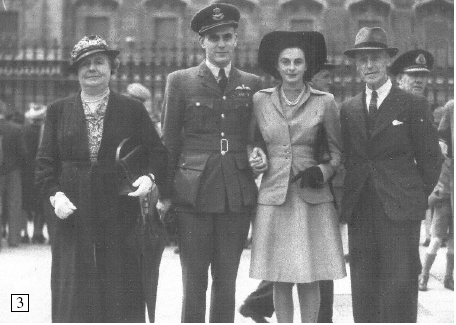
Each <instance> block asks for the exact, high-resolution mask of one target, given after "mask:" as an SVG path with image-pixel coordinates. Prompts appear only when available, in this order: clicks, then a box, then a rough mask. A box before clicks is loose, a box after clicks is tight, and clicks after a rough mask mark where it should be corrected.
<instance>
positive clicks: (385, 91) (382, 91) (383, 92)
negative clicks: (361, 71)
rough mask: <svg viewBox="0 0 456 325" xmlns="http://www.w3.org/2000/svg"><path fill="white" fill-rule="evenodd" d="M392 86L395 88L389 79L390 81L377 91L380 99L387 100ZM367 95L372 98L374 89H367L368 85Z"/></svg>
mask: <svg viewBox="0 0 456 325" xmlns="http://www.w3.org/2000/svg"><path fill="white" fill-rule="evenodd" d="M392 86H393V84H392V83H391V80H390V78H388V80H387V81H386V82H385V83H384V84H383V85H382V86H381V87H380V88H378V89H376V92H377V95H378V97H379V98H385V97H386V95H388V93H389V91H390V90H391V87H392ZM366 94H367V95H368V96H372V89H370V88H369V87H367V84H366Z"/></svg>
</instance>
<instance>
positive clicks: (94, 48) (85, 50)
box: [68, 35, 120, 73]
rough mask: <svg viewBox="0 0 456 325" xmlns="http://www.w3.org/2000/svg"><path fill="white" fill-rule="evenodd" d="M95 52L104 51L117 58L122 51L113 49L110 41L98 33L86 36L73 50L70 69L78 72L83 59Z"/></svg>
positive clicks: (72, 71) (71, 71)
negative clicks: (109, 43) (110, 46)
mask: <svg viewBox="0 0 456 325" xmlns="http://www.w3.org/2000/svg"><path fill="white" fill-rule="evenodd" d="M95 53H104V54H106V55H107V56H109V57H110V58H116V57H117V55H119V53H120V51H118V50H111V49H110V48H109V47H108V43H106V41H105V40H104V39H102V38H101V37H100V36H98V35H91V36H84V37H83V38H82V39H81V40H80V41H79V42H77V43H76V45H75V46H74V47H73V50H72V51H71V55H70V66H69V67H68V71H69V72H70V73H76V72H77V70H78V65H79V63H80V62H81V60H82V59H84V58H86V57H88V56H89V55H92V54H95Z"/></svg>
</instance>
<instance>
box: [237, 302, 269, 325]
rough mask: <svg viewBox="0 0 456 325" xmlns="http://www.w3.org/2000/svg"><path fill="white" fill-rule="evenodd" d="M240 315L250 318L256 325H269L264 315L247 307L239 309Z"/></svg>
mask: <svg viewBox="0 0 456 325" xmlns="http://www.w3.org/2000/svg"><path fill="white" fill-rule="evenodd" d="M239 313H240V314H241V315H242V316H244V317H245V318H249V317H250V318H251V319H252V320H253V321H254V322H255V323H269V322H268V321H267V320H266V318H265V317H264V316H263V315H261V314H259V313H258V312H256V311H254V310H252V309H251V308H249V307H248V306H246V305H242V306H241V308H239Z"/></svg>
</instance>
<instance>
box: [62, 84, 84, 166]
mask: <svg viewBox="0 0 456 325" xmlns="http://www.w3.org/2000/svg"><path fill="white" fill-rule="evenodd" d="M65 110H66V113H65V115H67V116H68V118H67V119H66V120H67V121H68V123H69V124H72V125H67V127H69V128H77V129H76V130H75V131H74V134H77V135H78V136H77V137H76V139H75V141H76V143H77V146H78V147H79V150H80V152H81V154H82V155H83V157H84V158H87V159H89V158H90V150H89V136H88V134H87V125H86V120H85V116H84V109H83V108H82V100H81V92H78V93H77V94H76V95H74V96H73V98H71V99H70V100H69V102H68V103H67V107H66V109H65ZM70 132H71V131H70Z"/></svg>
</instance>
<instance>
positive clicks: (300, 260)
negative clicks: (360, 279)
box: [250, 85, 346, 283]
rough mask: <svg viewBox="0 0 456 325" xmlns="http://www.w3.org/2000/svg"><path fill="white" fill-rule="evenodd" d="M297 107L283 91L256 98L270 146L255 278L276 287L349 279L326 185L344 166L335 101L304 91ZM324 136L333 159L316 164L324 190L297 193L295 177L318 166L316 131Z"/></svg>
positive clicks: (255, 240)
mask: <svg viewBox="0 0 456 325" xmlns="http://www.w3.org/2000/svg"><path fill="white" fill-rule="evenodd" d="M306 87H307V89H306V92H305V94H304V96H303V97H302V99H301V100H300V101H299V102H298V103H297V105H296V106H287V107H284V106H283V104H282V103H281V100H280V95H279V92H280V85H279V86H277V87H276V88H272V89H265V90H261V91H259V92H258V93H256V94H255V95H254V113H255V117H256V121H257V123H258V126H259V129H260V131H261V134H262V136H263V139H264V141H265V143H266V150H267V156H268V161H269V169H268V171H266V172H265V173H264V175H263V179H262V183H261V186H260V189H259V195H258V208H257V213H256V217H255V219H254V223H253V233H252V236H253V242H252V258H251V265H250V276H251V277H252V278H256V279H262V280H269V281H274V282H291V283H309V282H314V281H319V280H333V279H340V278H343V277H345V276H346V272H345V263H344V260H343V252H342V242H341V239H340V233H339V223H338V217H337V212H336V210H335V208H334V204H333V201H334V198H333V196H332V194H331V191H330V189H329V185H328V183H327V181H328V179H329V178H330V177H331V176H332V175H333V173H334V172H335V171H336V170H337V169H338V167H339V165H340V156H341V153H340V147H341V144H340V141H341V140H340V124H339V114H338V109H337V107H336V103H335V102H334V97H333V96H332V95H331V94H328V93H325V92H321V91H318V90H315V89H313V88H311V87H310V86H308V85H307V86H306ZM320 124H322V125H323V127H324V129H325V130H326V134H327V138H328V144H329V150H330V153H329V154H330V156H331V159H330V161H329V163H327V164H320V165H318V166H319V167H320V168H321V170H322V173H323V178H324V181H325V183H324V185H323V187H321V188H318V189H312V188H310V187H304V188H300V187H299V181H298V182H295V183H290V179H291V177H293V175H295V174H297V173H298V172H299V171H301V170H305V169H306V168H308V167H311V166H315V165H317V162H316V161H315V158H314V152H313V150H314V142H315V140H316V135H317V130H318V128H319V126H320Z"/></svg>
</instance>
